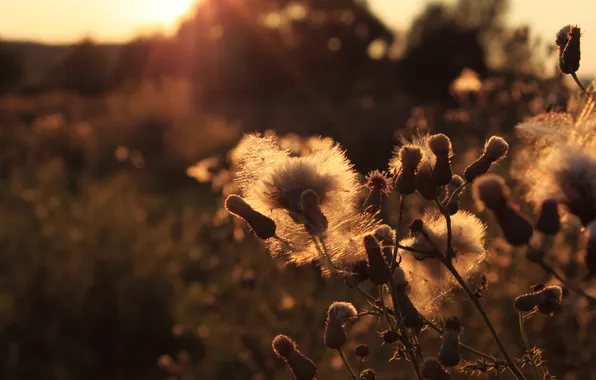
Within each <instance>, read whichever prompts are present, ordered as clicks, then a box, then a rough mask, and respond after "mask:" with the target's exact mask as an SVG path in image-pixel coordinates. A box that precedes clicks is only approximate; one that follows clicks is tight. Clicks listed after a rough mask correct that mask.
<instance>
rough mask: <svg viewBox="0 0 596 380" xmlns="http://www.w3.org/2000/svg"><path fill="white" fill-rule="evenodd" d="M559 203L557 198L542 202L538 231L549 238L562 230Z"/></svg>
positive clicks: (537, 224) (537, 223) (537, 225)
mask: <svg viewBox="0 0 596 380" xmlns="http://www.w3.org/2000/svg"><path fill="white" fill-rule="evenodd" d="M557 205H558V202H557V200H556V199H555V198H548V199H546V200H545V201H544V202H542V208H541V209H540V213H539V214H538V221H537V222H536V229H537V230H538V231H539V232H542V233H543V234H545V235H547V236H552V235H556V234H557V233H559V231H560V230H561V220H560V216H559V209H558V207H557Z"/></svg>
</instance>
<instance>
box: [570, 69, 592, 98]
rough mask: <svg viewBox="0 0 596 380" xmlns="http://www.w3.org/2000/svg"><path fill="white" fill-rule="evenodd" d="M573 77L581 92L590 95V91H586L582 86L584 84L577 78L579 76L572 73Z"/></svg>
mask: <svg viewBox="0 0 596 380" xmlns="http://www.w3.org/2000/svg"><path fill="white" fill-rule="evenodd" d="M571 77H572V78H573V80H574V81H575V83H577V85H578V86H579V88H581V90H582V91H583V92H584V94H586V95H589V94H588V91H587V90H586V88H585V87H584V85H583V84H582V82H580V80H579V78H578V77H577V74H575V73H571Z"/></svg>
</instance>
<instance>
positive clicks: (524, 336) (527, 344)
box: [519, 312, 540, 380]
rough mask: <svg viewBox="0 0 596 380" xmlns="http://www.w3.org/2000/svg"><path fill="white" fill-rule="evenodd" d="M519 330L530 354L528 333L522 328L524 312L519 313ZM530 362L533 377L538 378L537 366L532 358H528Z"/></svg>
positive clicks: (537, 379)
mask: <svg viewBox="0 0 596 380" xmlns="http://www.w3.org/2000/svg"><path fill="white" fill-rule="evenodd" d="M519 331H521V335H522V338H523V339H524V344H525V345H526V353H528V355H529V354H530V351H531V348H530V341H529V339H528V334H526V329H525V328H524V314H523V313H522V312H520V313H519ZM530 362H531V363H532V370H533V372H534V377H535V378H536V380H540V375H539V374H538V368H537V367H536V363H534V360H530Z"/></svg>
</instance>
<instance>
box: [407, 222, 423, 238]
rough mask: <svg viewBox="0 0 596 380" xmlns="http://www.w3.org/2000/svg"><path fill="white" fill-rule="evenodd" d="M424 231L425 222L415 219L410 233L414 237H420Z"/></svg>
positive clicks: (411, 224)
mask: <svg viewBox="0 0 596 380" xmlns="http://www.w3.org/2000/svg"><path fill="white" fill-rule="evenodd" d="M423 230H424V222H423V221H422V220H421V219H414V220H412V223H410V232H411V233H412V235H418V234H419V233H421V232H422V231H423Z"/></svg>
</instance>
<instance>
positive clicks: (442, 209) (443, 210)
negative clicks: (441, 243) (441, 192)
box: [435, 199, 455, 260]
mask: <svg viewBox="0 0 596 380" xmlns="http://www.w3.org/2000/svg"><path fill="white" fill-rule="evenodd" d="M435 204H436V205H437V208H438V209H439V211H440V212H441V214H443V216H444V217H445V223H446V224H447V252H446V254H447V259H448V260H453V258H454V257H455V252H453V247H452V246H451V241H452V240H453V232H452V231H451V214H449V210H448V209H447V207H445V206H443V204H442V203H441V202H440V201H439V200H438V199H435Z"/></svg>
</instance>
